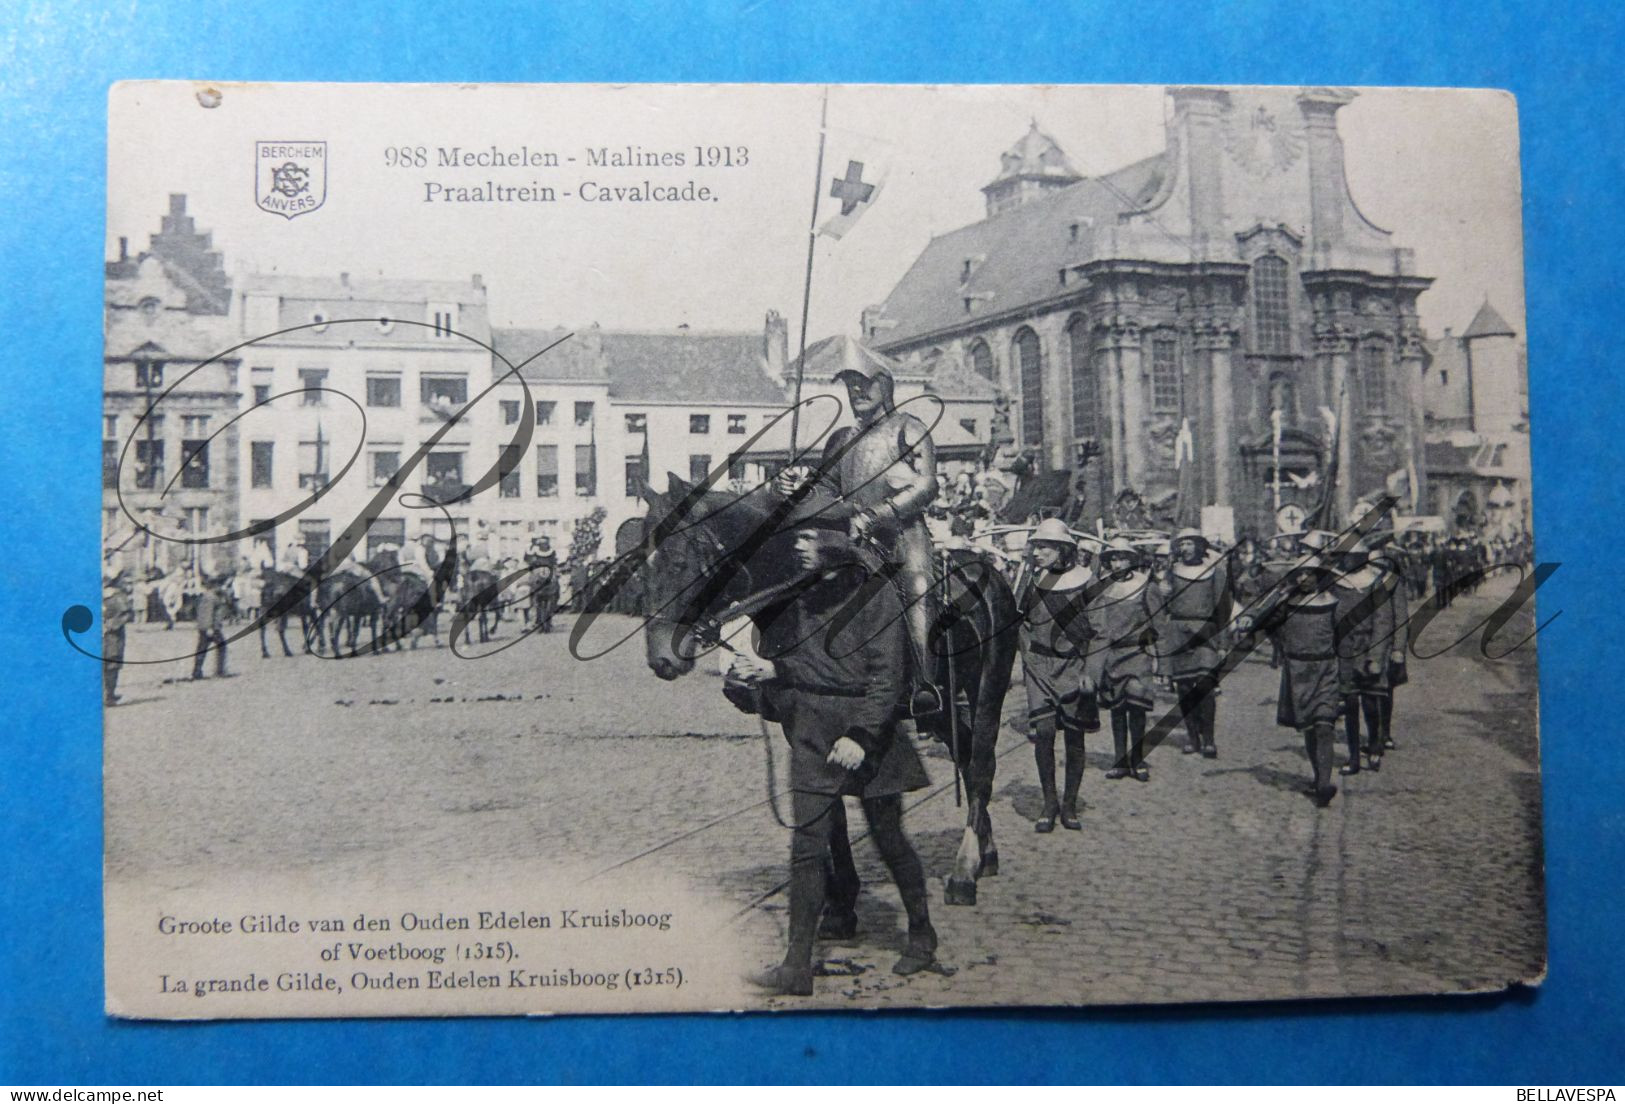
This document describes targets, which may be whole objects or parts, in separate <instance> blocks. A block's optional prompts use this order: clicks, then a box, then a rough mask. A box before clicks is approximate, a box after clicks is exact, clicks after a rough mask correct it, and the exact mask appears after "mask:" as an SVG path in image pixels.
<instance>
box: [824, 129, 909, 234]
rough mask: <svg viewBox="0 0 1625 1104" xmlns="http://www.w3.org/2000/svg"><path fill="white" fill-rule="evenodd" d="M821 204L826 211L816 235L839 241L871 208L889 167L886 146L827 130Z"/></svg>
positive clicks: (868, 139) (859, 135) (837, 131)
mask: <svg viewBox="0 0 1625 1104" xmlns="http://www.w3.org/2000/svg"><path fill="white" fill-rule="evenodd" d="M828 140H829V152H830V154H831V156H827V157H826V158H825V159H824V169H825V172H824V180H823V182H822V186H821V195H822V201H823V202H824V203H825V204H827V205H828V206H827V208H826V209H827V210H828V211H829V212H830V216H829V218H827V219H825V220H824V221H823V222H822V223H821V224H820V225H819V227H818V232H819V233H820V234H823V235H825V236H827V237H831V238H835V239H836V240H839V239H840V238H841V237H842V236H843V235H845V234H846V232H847V231H848V230H850V229H852V227H853V225H854V224H855V223H856V222H857V221H858V219H860V218H862V217H863V213H864V212H865V211H867V210H868V209H869V208H871V207H873V206H874V205H875V200H877V199H879V198H880V190H881V188H882V187H883V186H884V185H885V183H886V172H887V170H888V168H889V167H890V165H889V162H890V160H891V158H890V156H889V149H888V144H887V143H884V142H881V141H879V140H878V139H873V138H869V137H867V136H866V135H861V134H855V133H852V132H850V131H842V130H837V129H836V128H834V127H831V128H829V131H828Z"/></svg>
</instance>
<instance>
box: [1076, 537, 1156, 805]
mask: <svg viewBox="0 0 1625 1104" xmlns="http://www.w3.org/2000/svg"><path fill="white" fill-rule="evenodd" d="M1141 563H1142V557H1141V555H1140V550H1139V549H1138V548H1136V547H1134V545H1133V544H1132V543H1130V542H1129V540H1128V538H1127V537H1121V536H1120V537H1114V538H1112V541H1111V543H1110V544H1108V545H1107V546H1106V547H1105V549H1104V550H1103V551H1102V552H1101V553H1100V566H1101V570H1102V575H1103V578H1102V584H1103V585H1101V586H1098V587H1097V588H1095V594H1094V597H1093V598H1092V600H1091V601H1090V603H1089V609H1088V617H1089V627H1090V629H1091V630H1092V631H1093V633H1094V635H1095V636H1098V637H1100V639H1101V642H1102V643H1101V644H1098V645H1096V646H1095V648H1094V649H1093V654H1092V655H1091V656H1090V663H1091V667H1092V668H1093V672H1092V673H1093V675H1094V677H1093V682H1094V685H1095V686H1096V688H1097V690H1096V692H1097V696H1098V699H1099V701H1100V704H1101V705H1104V706H1106V707H1107V708H1109V709H1110V710H1111V712H1112V745H1113V747H1114V749H1115V750H1116V753H1117V759H1116V761H1115V762H1114V763H1113V764H1112V767H1111V769H1110V770H1108V771H1107V772H1106V777H1107V778H1127V777H1129V776H1130V775H1133V776H1134V778H1135V779H1136V780H1138V781H1140V782H1146V781H1149V780H1150V778H1151V771H1150V769H1149V768H1147V767H1146V765H1145V715H1146V714H1147V713H1148V712H1150V710H1151V706H1152V705H1153V704H1154V701H1153V698H1152V696H1151V678H1152V664H1151V657H1152V651H1151V649H1152V647H1153V643H1152V642H1153V640H1154V639H1155V637H1156V631H1155V630H1154V629H1153V628H1152V625H1151V602H1150V588H1151V576H1150V574H1149V573H1148V572H1146V571H1145V570H1144V569H1143V568H1142V566H1141Z"/></svg>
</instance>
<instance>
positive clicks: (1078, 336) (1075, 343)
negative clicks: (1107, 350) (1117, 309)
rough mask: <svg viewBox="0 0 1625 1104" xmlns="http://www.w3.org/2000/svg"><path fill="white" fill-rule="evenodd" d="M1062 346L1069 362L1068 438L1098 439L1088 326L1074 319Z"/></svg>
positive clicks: (1097, 387)
mask: <svg viewBox="0 0 1625 1104" xmlns="http://www.w3.org/2000/svg"><path fill="white" fill-rule="evenodd" d="M1066 343H1067V347H1068V351H1069V352H1070V354H1071V358H1072V436H1074V437H1099V436H1100V381H1099V379H1098V378H1097V377H1096V374H1095V358H1094V352H1093V350H1092V349H1091V348H1090V342H1089V325H1088V323H1086V322H1085V321H1084V320H1083V319H1082V318H1074V319H1073V320H1072V324H1071V325H1070V326H1068V327H1067V328H1066Z"/></svg>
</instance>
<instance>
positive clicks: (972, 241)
mask: <svg viewBox="0 0 1625 1104" xmlns="http://www.w3.org/2000/svg"><path fill="white" fill-rule="evenodd" d="M1164 162H1165V155H1164V154H1157V155H1155V156H1153V157H1148V158H1146V159H1145V160H1143V161H1137V162H1135V163H1134V164H1132V165H1129V166H1127V167H1126V168H1122V169H1118V170H1117V171H1116V172H1112V173H1107V174H1106V175H1104V176H1098V177H1088V178H1086V179H1083V180H1080V181H1078V183H1076V184H1072V185H1070V186H1068V187H1065V188H1061V189H1059V190H1057V191H1055V192H1053V193H1052V194H1050V195H1048V196H1044V197H1042V198H1040V199H1035V200H1033V201H1031V202H1029V203H1026V204H1024V205H1022V206H1020V207H1017V208H1014V209H1012V210H1009V211H1005V212H1003V213H1001V214H998V215H993V216H991V217H989V218H985V219H983V220H981V221H980V222H974V223H971V224H970V225H969V226H964V227H961V228H960V229H958V230H953V231H950V232H949V233H946V234H943V235H942V236H941V237H937V238H933V239H932V240H931V243H930V244H929V245H927V246H926V247H925V251H924V252H922V253H921V254H920V256H919V257H918V258H917V259H916V260H915V262H914V264H913V266H912V267H911V268H910V269H909V270H908V272H907V273H905V274H904V275H903V278H902V279H901V280H900V281H898V283H897V286H896V287H895V288H893V289H892V291H891V294H890V295H888V296H887V297H886V301H885V304H884V306H883V308H882V311H881V315H880V317H881V320H882V321H883V322H884V321H887V320H892V321H895V322H896V323H897V324H896V325H895V326H894V327H893V328H892V329H890V330H883V331H882V332H881V334H880V335H879V336H878V337H877V339H876V340H877V342H878V343H879V344H880V346H881V348H882V349H891V348H896V347H898V346H901V345H904V344H907V343H909V342H910V341H912V340H915V339H918V338H920V337H924V336H926V335H929V334H934V333H937V332H939V331H944V330H949V329H952V328H954V327H958V326H962V325H966V324H972V323H975V322H976V321H977V320H978V319H979V318H986V317H988V316H990V315H993V314H997V313H1002V312H1004V311H1009V310H1015V309H1018V308H1021V307H1024V306H1027V305H1028V304H1031V303H1036V302H1039V301H1041V300H1045V299H1049V298H1052V297H1053V296H1055V295H1056V294H1057V293H1059V292H1062V291H1064V290H1065V289H1064V288H1063V287H1062V286H1061V284H1060V281H1059V273H1060V270H1061V269H1062V268H1064V267H1067V266H1069V265H1077V264H1082V263H1084V262H1086V261H1088V260H1089V259H1090V258H1091V256H1092V254H1093V238H1094V233H1093V231H1094V228H1095V227H1096V226H1098V225H1110V224H1113V223H1115V221H1116V219H1117V216H1118V215H1119V214H1121V213H1123V212H1125V211H1128V210H1132V209H1134V208H1136V207H1138V206H1139V205H1140V204H1142V203H1144V202H1145V201H1146V200H1148V199H1149V198H1150V197H1151V196H1152V195H1154V194H1155V193H1156V191H1157V189H1158V187H1160V185H1161V183H1162V178H1163V172H1164ZM1074 227H1075V228H1076V229H1074ZM967 300H968V301H969V304H970V306H969V309H967V307H966V302H967Z"/></svg>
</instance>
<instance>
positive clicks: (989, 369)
mask: <svg viewBox="0 0 1625 1104" xmlns="http://www.w3.org/2000/svg"><path fill="white" fill-rule="evenodd" d="M970 366H971V367H972V368H973V369H975V371H976V374H977V375H978V376H981V377H982V378H983V379H985V380H990V379H992V378H993V350H992V349H990V348H988V344H987V342H985V341H978V342H977V343H976V344H974V345H972V346H971V347H970Z"/></svg>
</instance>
